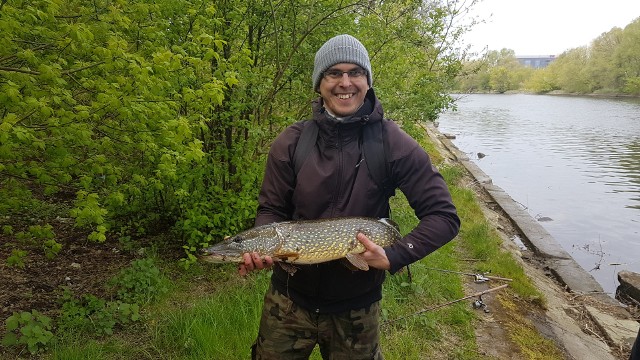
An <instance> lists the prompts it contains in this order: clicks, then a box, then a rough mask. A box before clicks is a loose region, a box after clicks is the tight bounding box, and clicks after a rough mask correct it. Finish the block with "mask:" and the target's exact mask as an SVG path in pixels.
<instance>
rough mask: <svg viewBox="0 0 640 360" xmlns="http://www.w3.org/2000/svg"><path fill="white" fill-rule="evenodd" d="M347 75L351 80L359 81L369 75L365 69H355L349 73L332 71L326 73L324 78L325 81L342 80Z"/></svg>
mask: <svg viewBox="0 0 640 360" xmlns="http://www.w3.org/2000/svg"><path fill="white" fill-rule="evenodd" d="M344 74H347V76H349V78H350V79H359V78H361V77H363V76H366V75H367V71H366V70H364V69H354V70H349V71H342V70H338V69H330V70H327V71H325V72H324V74H323V76H324V78H325V79H329V80H340V79H342V77H343V75H344Z"/></svg>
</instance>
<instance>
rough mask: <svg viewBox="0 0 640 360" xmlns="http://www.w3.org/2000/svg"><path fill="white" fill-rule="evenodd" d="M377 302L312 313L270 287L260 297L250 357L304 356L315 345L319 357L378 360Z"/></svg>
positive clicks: (282, 357)
mask: <svg viewBox="0 0 640 360" xmlns="http://www.w3.org/2000/svg"><path fill="white" fill-rule="evenodd" d="M379 318H380V304H379V302H376V303H373V304H371V305H370V306H368V307H366V308H363V309H359V310H352V311H346V312H344V313H338V314H316V313H314V312H311V311H308V310H306V309H303V308H300V307H298V306H297V305H296V304H294V303H293V302H292V301H291V300H289V298H287V297H286V296H284V295H283V294H280V293H279V292H278V291H277V290H275V289H273V288H270V289H269V290H268V291H267V294H266V295H265V298H264V307H263V308H262V317H261V319H260V330H259V332H258V338H257V340H256V342H255V343H254V344H253V347H252V349H251V358H252V359H254V360H255V359H258V360H272V359H308V358H309V356H310V354H311V352H312V351H313V349H314V347H315V346H316V344H318V346H319V347H320V353H321V354H322V358H323V359H325V360H326V359H349V360H357V359H363V360H364V359H366V360H382V359H383V357H382V353H381V351H380V346H379V334H378V325H379Z"/></svg>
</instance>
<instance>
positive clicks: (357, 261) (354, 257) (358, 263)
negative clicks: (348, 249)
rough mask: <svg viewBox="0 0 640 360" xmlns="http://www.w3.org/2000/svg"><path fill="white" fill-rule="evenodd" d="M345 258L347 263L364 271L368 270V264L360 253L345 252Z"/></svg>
mask: <svg viewBox="0 0 640 360" xmlns="http://www.w3.org/2000/svg"><path fill="white" fill-rule="evenodd" d="M346 258H347V260H348V261H349V263H351V265H353V266H355V267H356V268H358V269H360V270H364V271H367V270H369V264H367V262H366V261H365V260H364V258H363V257H362V255H361V254H347V256H346Z"/></svg>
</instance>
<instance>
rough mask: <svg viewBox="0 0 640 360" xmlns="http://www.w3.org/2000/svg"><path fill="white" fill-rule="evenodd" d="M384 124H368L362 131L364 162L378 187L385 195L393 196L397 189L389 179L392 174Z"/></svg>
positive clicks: (377, 122) (378, 122)
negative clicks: (384, 134)
mask: <svg viewBox="0 0 640 360" xmlns="http://www.w3.org/2000/svg"><path fill="white" fill-rule="evenodd" d="M383 122H384V120H381V121H376V122H374V123H372V124H367V125H365V126H364V127H363V129H362V148H363V153H364V160H365V163H366V164H367V168H368V169H369V173H371V176H372V177H373V180H374V181H375V182H376V184H377V185H378V187H379V188H380V189H382V190H383V191H384V192H385V193H388V194H393V193H394V192H395V189H394V187H393V184H392V181H391V179H390V177H389V174H390V173H391V170H390V166H389V160H388V159H387V156H388V153H389V145H388V144H387V142H386V141H385V140H384V136H383Z"/></svg>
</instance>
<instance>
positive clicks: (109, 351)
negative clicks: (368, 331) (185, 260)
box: [47, 145, 561, 360]
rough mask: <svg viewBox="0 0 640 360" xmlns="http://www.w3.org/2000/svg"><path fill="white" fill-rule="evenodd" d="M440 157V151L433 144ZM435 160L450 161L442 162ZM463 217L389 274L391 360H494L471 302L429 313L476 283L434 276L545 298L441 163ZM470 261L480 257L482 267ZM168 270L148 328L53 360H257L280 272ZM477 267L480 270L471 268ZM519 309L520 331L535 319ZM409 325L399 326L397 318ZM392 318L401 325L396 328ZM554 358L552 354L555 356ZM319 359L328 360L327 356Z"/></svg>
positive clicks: (403, 208) (532, 337)
mask: <svg viewBox="0 0 640 360" xmlns="http://www.w3.org/2000/svg"><path fill="white" fill-rule="evenodd" d="M425 147H426V148H428V149H431V150H430V151H433V146H432V145H429V146H425ZM434 158H437V159H441V157H439V156H434ZM439 166H440V171H441V172H442V174H443V176H444V177H445V179H446V180H447V182H448V184H449V186H450V190H451V193H452V196H453V199H454V203H455V204H456V206H457V208H458V212H459V215H460V217H461V218H462V228H461V232H460V234H459V235H458V237H457V238H456V239H454V240H453V241H452V242H450V243H449V244H447V245H445V246H444V247H442V248H441V249H439V250H438V251H436V252H435V253H433V254H431V255H429V256H427V257H426V258H424V259H422V260H421V261H419V262H417V263H415V264H413V265H411V274H412V281H409V277H408V273H407V272H406V271H405V272H402V273H398V274H395V275H393V276H388V277H387V280H386V282H385V284H384V288H383V300H382V311H383V319H382V320H383V322H384V323H383V325H382V329H381V346H382V350H383V353H384V355H385V358H386V359H391V360H393V359H399V360H400V359H402V360H404V359H429V358H436V359H484V358H485V357H484V356H482V355H480V354H479V353H478V351H477V346H476V342H475V335H474V325H475V317H476V312H475V310H473V309H472V307H471V306H470V301H461V302H458V303H455V304H452V305H448V306H445V307H442V308H439V309H437V310H433V311H426V312H423V313H419V312H420V311H421V310H423V309H426V308H429V307H432V306H434V305H438V304H444V303H447V302H449V301H452V300H456V299H460V298H462V297H463V296H465V293H464V291H463V288H464V283H465V282H469V281H471V280H470V278H469V277H466V276H463V275H457V274H452V273H445V272H440V271H434V270H433V269H432V268H436V269H447V270H454V271H463V272H471V271H473V272H491V274H492V275H495V276H501V277H508V278H512V279H513V282H511V283H510V287H509V288H508V289H507V290H504V291H505V292H509V293H511V292H513V293H514V294H516V295H517V296H518V297H519V298H520V299H524V300H525V301H529V302H531V303H532V304H542V303H543V296H542V294H540V293H539V292H538V291H537V290H536V289H535V287H534V286H533V285H532V283H531V281H530V280H529V279H528V278H527V276H526V274H525V273H524V270H523V269H522V268H521V267H520V266H519V265H518V263H517V262H516V261H515V260H514V259H513V258H512V256H511V255H510V254H508V253H506V252H505V251H504V250H503V249H502V247H501V241H502V240H501V238H500V237H499V235H498V234H497V233H496V232H495V230H494V229H493V228H492V227H491V225H490V224H489V223H488V222H487V220H486V219H485V218H484V215H483V213H482V211H481V209H480V207H479V205H478V202H477V199H476V196H475V194H474V192H473V191H472V190H470V189H468V188H465V186H464V185H463V183H464V182H463V181H462V180H463V177H464V176H465V172H464V170H463V169H462V168H461V167H459V166H456V165H453V166H452V165H443V164H440V165H439ZM392 208H393V213H392V218H393V219H394V221H396V222H397V223H398V224H399V225H400V228H401V231H402V232H403V233H406V232H408V231H410V229H412V228H413V227H414V226H415V225H416V223H417V219H416V218H415V216H414V214H413V210H412V209H411V208H410V207H409V206H408V204H407V201H406V199H405V198H404V196H403V195H402V194H401V193H398V195H397V196H396V197H395V198H394V199H393V201H392ZM462 258H466V259H468V258H473V259H478V260H477V261H475V262H472V263H471V265H470V262H468V261H462V260H461V259H462ZM164 266H165V269H166V270H167V271H168V272H169V273H171V274H173V276H172V277H173V278H174V279H175V280H174V284H173V286H172V287H171V292H170V293H169V294H168V295H167V296H166V297H164V298H163V299H161V300H160V301H159V302H158V303H155V304H150V305H148V306H147V307H146V308H145V311H144V315H145V321H144V322H143V323H142V324H137V325H134V326H131V327H127V328H125V329H122V331H120V332H119V333H118V334H117V335H114V336H111V337H108V338H96V339H92V338H90V337H89V338H87V337H86V336H85V337H84V338H74V337H73V336H71V335H69V336H67V337H65V338H62V339H60V341H59V342H58V343H57V344H56V345H55V347H54V348H53V349H52V351H51V352H50V353H49V356H47V357H48V358H51V359H85V358H91V359H225V360H227V359H248V358H249V353H250V350H249V347H250V346H251V344H252V343H253V341H254V340H255V337H256V335H257V331H258V325H259V318H260V312H261V308H262V298H263V295H264V293H265V291H266V289H267V286H268V279H269V275H270V272H267V271H265V272H260V273H254V274H251V275H250V276H248V277H247V278H240V277H239V276H237V274H236V269H235V267H234V266H233V265H229V266H227V265H223V266H220V265H211V264H196V265H195V266H193V267H192V268H191V269H190V270H189V271H184V270H179V268H178V267H177V266H176V264H175V263H174V262H166V263H165V264H164ZM469 267H471V268H469ZM505 304H506V308H507V311H513V314H514V315H513V318H514V320H515V322H516V323H515V325H518V326H519V325H520V324H525V325H526V319H524V318H523V317H522V316H520V315H517V306H513V307H511V305H510V304H511V303H509V302H506V303H505ZM400 318H402V320H399V321H393V320H396V319H400ZM387 321H391V322H389V323H386V322H387ZM515 325H514V327H513V329H520V330H518V331H515V330H514V331H513V337H512V341H513V342H514V343H516V344H518V346H520V347H521V348H522V353H523V354H527V356H528V357H530V358H551V359H559V358H561V357H557V356H555V353H554V352H553V351H547V350H548V348H553V345H552V344H550V343H548V342H547V341H545V340H544V338H542V337H541V336H540V334H538V333H537V332H535V330H534V328H533V327H530V326H522V327H520V328H519V327H518V326H515ZM549 354H551V355H550V357H545V356H547V355H549ZM311 359H320V356H319V351H317V349H316V351H315V352H314V354H313V355H312V357H311Z"/></svg>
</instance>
